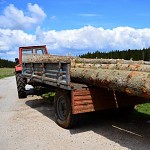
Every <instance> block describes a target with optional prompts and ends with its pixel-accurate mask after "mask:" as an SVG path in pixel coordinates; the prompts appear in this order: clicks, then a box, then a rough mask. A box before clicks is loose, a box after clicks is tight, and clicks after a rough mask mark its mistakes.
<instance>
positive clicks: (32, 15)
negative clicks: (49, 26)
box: [0, 3, 46, 30]
mask: <svg viewBox="0 0 150 150" xmlns="http://www.w3.org/2000/svg"><path fill="white" fill-rule="evenodd" d="M27 10H28V11H27V14H28V15H26V14H25V13H24V12H23V10H19V9H18V8H16V7H15V6H14V5H13V4H10V5H9V6H7V7H6V8H5V10H4V12H3V14H2V15H0V20H1V21H0V28H3V29H17V30H18V29H31V28H32V27H34V26H36V25H38V24H40V23H42V22H43V20H44V19H45V17H46V14H45V13H44V11H43V10H42V8H40V7H39V6H38V5H37V4H33V5H32V4H31V3H28V6H27Z"/></svg>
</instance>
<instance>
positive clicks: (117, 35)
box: [0, 26, 150, 57]
mask: <svg viewBox="0 0 150 150" xmlns="http://www.w3.org/2000/svg"><path fill="white" fill-rule="evenodd" d="M43 44H46V45H47V46H48V49H49V52H50V53H51V54H59V55H66V54H68V53H71V54H73V55H79V54H83V53H87V52H88V51H91V52H92V51H96V50H100V51H111V50H127V49H142V48H147V47H150V28H145V29H134V28H131V27H118V28H114V29H112V30H110V29H106V30H105V29H103V28H95V27H93V26H85V27H83V28H80V29H74V30H62V31H55V30H50V31H43V30H42V29H41V28H40V27H38V28H37V30H36V33H35V34H34V35H31V34H27V33H25V32H24V31H22V30H9V29H7V30H6V29H0V53H1V54H0V56H1V57H2V52H3V53H4V52H7V55H10V54H13V53H12V52H13V51H18V47H19V46H27V45H43ZM8 52H9V53H8ZM14 55H15V53H14ZM3 57H4V55H3ZM11 57H12V56H11Z"/></svg>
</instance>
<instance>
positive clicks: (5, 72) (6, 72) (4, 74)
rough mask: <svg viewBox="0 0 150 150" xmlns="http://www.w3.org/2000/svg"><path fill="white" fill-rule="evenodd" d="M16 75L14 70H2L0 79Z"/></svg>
mask: <svg viewBox="0 0 150 150" xmlns="http://www.w3.org/2000/svg"><path fill="white" fill-rule="evenodd" d="M13 75H14V68H0V79H2V78H5V77H10V76H13Z"/></svg>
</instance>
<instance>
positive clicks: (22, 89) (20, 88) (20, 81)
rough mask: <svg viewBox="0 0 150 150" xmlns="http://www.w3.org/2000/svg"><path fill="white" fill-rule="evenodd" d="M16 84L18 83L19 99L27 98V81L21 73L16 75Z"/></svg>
mask: <svg viewBox="0 0 150 150" xmlns="http://www.w3.org/2000/svg"><path fill="white" fill-rule="evenodd" d="M16 82H17V90H18V97H19V98H26V97H27V95H26V91H25V80H24V78H23V75H22V74H21V73H17V74H16Z"/></svg>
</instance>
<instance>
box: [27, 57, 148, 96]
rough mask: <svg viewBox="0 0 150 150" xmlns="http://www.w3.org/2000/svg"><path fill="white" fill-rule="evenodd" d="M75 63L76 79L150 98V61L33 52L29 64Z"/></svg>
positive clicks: (72, 74)
mask: <svg viewBox="0 0 150 150" xmlns="http://www.w3.org/2000/svg"><path fill="white" fill-rule="evenodd" d="M41 62H43V63H58V62H65V63H69V64H71V70H70V77H71V81H72V82H77V83H83V84H88V85H94V86H98V87H102V88H108V89H111V90H113V91H119V92H125V93H127V94H129V95H134V96H139V97H144V98H148V99H150V73H149V71H150V65H149V64H150V62H145V61H132V60H129V61H128V60H122V59H121V60H120V59H119V60H118V59H83V58H78V57H70V56H56V55H33V57H30V58H28V59H26V63H41Z"/></svg>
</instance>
